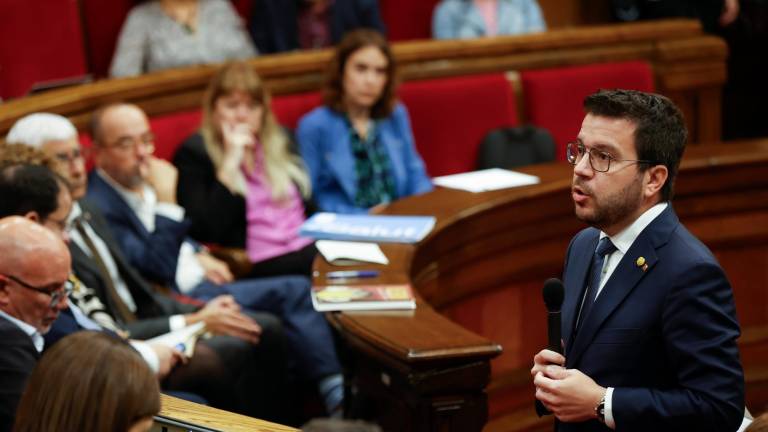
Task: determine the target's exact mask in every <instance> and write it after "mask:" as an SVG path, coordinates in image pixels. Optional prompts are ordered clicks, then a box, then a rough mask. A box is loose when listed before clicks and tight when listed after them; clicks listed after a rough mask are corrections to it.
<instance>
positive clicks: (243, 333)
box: [186, 296, 261, 344]
mask: <svg viewBox="0 0 768 432" xmlns="http://www.w3.org/2000/svg"><path fill="white" fill-rule="evenodd" d="M186 319H187V324H188V325H189V324H194V323H196V322H199V321H203V322H204V323H205V327H206V329H207V330H208V331H210V332H212V333H214V334H223V335H228V336H234V337H238V338H240V339H243V340H246V341H248V342H251V343H253V344H257V343H259V337H260V336H261V327H260V326H259V324H258V323H256V321H254V320H253V319H251V318H250V317H248V316H246V315H244V314H243V313H241V312H240V307H239V306H238V305H237V304H236V303H234V300H233V299H232V297H231V296H218V297H216V298H214V299H213V300H211V301H209V302H208V303H207V304H206V305H205V306H204V307H203V308H202V309H200V310H199V311H197V312H195V313H193V314H191V315H187V316H186Z"/></svg>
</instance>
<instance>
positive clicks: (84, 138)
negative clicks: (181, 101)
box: [80, 109, 203, 170]
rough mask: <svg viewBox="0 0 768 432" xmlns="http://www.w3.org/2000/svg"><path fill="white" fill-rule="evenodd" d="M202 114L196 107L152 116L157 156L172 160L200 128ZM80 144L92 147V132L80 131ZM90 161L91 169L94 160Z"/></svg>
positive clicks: (150, 122) (150, 121) (150, 120)
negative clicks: (177, 150)
mask: <svg viewBox="0 0 768 432" xmlns="http://www.w3.org/2000/svg"><path fill="white" fill-rule="evenodd" d="M202 116H203V113H202V111H201V110H199V109H196V110H191V111H181V112H177V113H171V114H165V115H161V116H156V117H152V118H150V119H149V126H150V128H151V129H152V132H153V133H154V134H155V156H157V157H159V158H161V159H165V160H168V161H170V160H171V159H172V158H173V154H174V153H175V152H176V149H178V148H179V146H180V145H181V143H183V142H184V140H185V139H187V137H189V136H190V135H192V134H193V133H195V132H196V131H197V130H198V129H199V128H200V122H201V119H202ZM80 144H82V145H83V147H85V148H90V147H91V145H93V142H92V140H91V136H90V134H88V133H87V132H82V133H80ZM88 162H89V163H88V169H89V170H90V169H91V168H92V161H88Z"/></svg>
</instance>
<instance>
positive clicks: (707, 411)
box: [558, 205, 744, 432]
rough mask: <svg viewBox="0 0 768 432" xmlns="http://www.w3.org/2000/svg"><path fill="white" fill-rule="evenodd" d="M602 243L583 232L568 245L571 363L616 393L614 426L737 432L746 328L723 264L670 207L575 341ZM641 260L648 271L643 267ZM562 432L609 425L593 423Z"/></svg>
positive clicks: (630, 254) (566, 332) (566, 317)
mask: <svg viewBox="0 0 768 432" xmlns="http://www.w3.org/2000/svg"><path fill="white" fill-rule="evenodd" d="M598 239H599V231H598V230H597V229H594V228H587V229H585V230H583V231H581V232H580V233H579V234H577V235H576V237H575V238H574V239H573V240H572V241H571V245H570V246H569V248H568V255H567V259H566V264H565V272H564V277H563V281H564V283H565V300H564V302H563V308H562V313H563V339H564V344H565V353H566V355H565V357H566V366H567V367H568V368H576V369H579V370H581V371H582V372H584V373H585V374H586V375H588V376H589V377H591V378H592V379H594V380H595V382H597V383H598V384H599V385H601V386H604V387H614V389H615V390H614V392H613V399H612V402H613V406H612V412H613V417H614V420H615V421H616V426H617V428H618V429H617V430H622V431H654V432H660V431H667V430H669V431H682V430H692V431H698V432H702V431H713V432H714V431H735V430H736V429H737V428H738V426H739V424H740V423H741V419H742V415H743V412H744V375H743V372H742V368H741V363H740V361H739V352H738V348H737V346H736V339H737V338H738V337H739V334H740V330H739V323H738V321H737V320H736V310H735V307H734V303H733V293H732V291H731V286H730V284H729V283H728V280H727V279H726V276H725V274H724V272H723V270H722V268H721V267H720V265H719V264H718V263H717V261H716V260H715V258H714V257H713V256H712V254H711V253H710V251H709V250H708V249H707V247H706V246H704V245H703V244H702V243H701V242H700V241H699V240H697V239H696V238H695V237H694V236H693V235H691V233H690V232H688V230H686V229H685V227H683V225H682V224H680V222H679V221H678V219H677V216H676V215H675V213H674V211H673V210H672V207H671V205H670V206H669V207H667V208H666V209H665V210H664V212H662V213H661V214H660V215H659V216H658V217H657V218H656V219H654V220H653V222H651V223H650V224H649V225H648V226H647V227H646V228H645V230H643V232H642V233H641V234H640V235H639V236H638V237H637V239H636V240H635V242H634V243H633V244H632V246H631V247H630V249H629V250H628V251H627V254H626V255H624V257H623V258H622V260H621V261H620V262H619V265H618V267H616V270H615V271H614V272H613V274H612V275H611V277H610V279H608V281H607V283H606V284H605V286H604V287H603V290H602V291H601V293H600V295H599V296H598V297H597V300H596V301H595V303H594V304H593V306H592V308H591V310H590V311H589V314H588V315H587V316H586V317H585V318H584V322H583V323H582V325H581V328H580V330H579V332H578V334H577V335H576V336H575V337H574V335H573V329H574V324H575V320H576V315H577V312H578V308H579V304H580V302H581V299H582V297H583V295H584V287H585V285H586V280H587V277H588V276H587V273H588V272H589V271H588V269H589V266H590V261H591V259H592V255H593V253H594V251H595V248H596V246H597V242H598ZM640 257H643V258H644V259H645V264H646V265H647V268H645V269H644V268H643V266H642V265H640V266H638V265H637V260H638V258H640ZM558 430H560V431H608V430H609V429H608V428H607V427H606V426H604V425H602V424H600V423H599V422H597V421H596V420H593V421H590V422H585V423H579V424H567V423H559V425H558Z"/></svg>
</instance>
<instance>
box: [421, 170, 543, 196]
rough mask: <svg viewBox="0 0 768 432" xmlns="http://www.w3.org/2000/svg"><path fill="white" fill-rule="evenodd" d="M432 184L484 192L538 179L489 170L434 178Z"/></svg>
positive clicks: (521, 184) (511, 172)
mask: <svg viewBox="0 0 768 432" xmlns="http://www.w3.org/2000/svg"><path fill="white" fill-rule="evenodd" d="M432 183H434V184H436V185H437V186H443V187H447V188H451V189H461V190H466V191H469V192H485V191H492V190H497V189H506V188H511V187H517V186H527V185H532V184H536V183H539V178H538V177H536V176H533V175H529V174H523V173H520V172H517V171H510V170H505V169H501V168H491V169H486V170H480V171H472V172H468V173H462V174H453V175H447V176H442V177H435V178H433V179H432Z"/></svg>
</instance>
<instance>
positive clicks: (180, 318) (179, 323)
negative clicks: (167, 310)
mask: <svg viewBox="0 0 768 432" xmlns="http://www.w3.org/2000/svg"><path fill="white" fill-rule="evenodd" d="M186 326H187V319H186V318H184V315H172V316H171V317H170V318H168V327H169V328H170V329H171V331H176V330H181V329H183V328H184V327H186Z"/></svg>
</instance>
